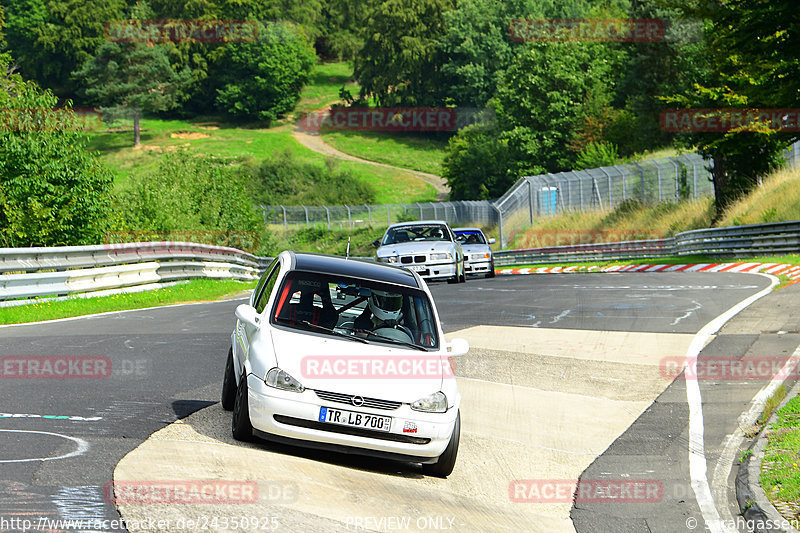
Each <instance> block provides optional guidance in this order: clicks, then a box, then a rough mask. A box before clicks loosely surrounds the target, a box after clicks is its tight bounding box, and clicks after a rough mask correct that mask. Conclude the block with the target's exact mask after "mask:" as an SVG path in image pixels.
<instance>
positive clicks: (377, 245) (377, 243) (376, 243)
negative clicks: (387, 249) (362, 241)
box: [372, 239, 381, 248]
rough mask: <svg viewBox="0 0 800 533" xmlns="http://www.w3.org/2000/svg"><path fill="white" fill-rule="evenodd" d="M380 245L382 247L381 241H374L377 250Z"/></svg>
mask: <svg viewBox="0 0 800 533" xmlns="http://www.w3.org/2000/svg"><path fill="white" fill-rule="evenodd" d="M380 245H381V241H379V240H378V239H375V240H374V241H372V246H374V247H375V248H379V247H380Z"/></svg>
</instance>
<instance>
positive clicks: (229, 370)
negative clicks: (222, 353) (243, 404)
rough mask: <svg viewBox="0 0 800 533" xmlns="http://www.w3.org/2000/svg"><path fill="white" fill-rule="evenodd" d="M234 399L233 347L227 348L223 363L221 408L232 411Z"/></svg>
mask: <svg viewBox="0 0 800 533" xmlns="http://www.w3.org/2000/svg"><path fill="white" fill-rule="evenodd" d="M235 401H236V374H235V373H234V371H233V348H232V347H231V349H229V350H228V362H227V363H225V377H223V378H222V408H223V409H225V410H226V411H233V404H234V402H235Z"/></svg>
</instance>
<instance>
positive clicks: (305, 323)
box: [270, 271, 439, 349]
mask: <svg viewBox="0 0 800 533" xmlns="http://www.w3.org/2000/svg"><path fill="white" fill-rule="evenodd" d="M270 321H271V322H272V323H273V324H278V325H280V326H284V327H289V328H292V329H299V330H303V331H314V332H317V333H321V334H323V335H324V334H330V335H336V336H349V337H353V340H357V341H361V342H364V341H365V340H366V341H367V342H370V343H386V344H392V345H398V346H408V347H411V348H416V349H437V348H438V347H439V336H438V333H437V328H436V321H435V320H434V314H433V307H432V305H431V303H430V299H429V298H428V295H427V294H426V293H425V292H424V291H421V290H419V289H414V288H411V287H400V286H396V285H388V284H384V283H380V282H377V281H371V280H363V279H355V278H349V277H344V276H338V275H332V274H321V273H315V272H303V271H294V272H290V273H289V274H288V275H287V276H286V278H285V279H284V281H283V283H282V284H281V287H280V288H279V289H278V293H277V298H276V299H275V304H274V306H273V308H272V310H271V312H270Z"/></svg>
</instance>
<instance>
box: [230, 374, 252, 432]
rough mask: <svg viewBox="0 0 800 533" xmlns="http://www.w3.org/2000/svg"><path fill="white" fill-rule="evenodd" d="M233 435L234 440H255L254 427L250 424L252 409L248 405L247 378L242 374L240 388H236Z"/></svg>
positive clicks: (232, 423)
mask: <svg viewBox="0 0 800 533" xmlns="http://www.w3.org/2000/svg"><path fill="white" fill-rule="evenodd" d="M231 433H233V438H234V439H236V440H241V441H245V442H248V441H251V440H253V426H252V425H251V424H250V408H249V406H248V405H247V376H245V375H244V373H243V374H242V376H241V378H239V386H238V387H237V388H236V401H235V402H234V404H233V418H232V420H231Z"/></svg>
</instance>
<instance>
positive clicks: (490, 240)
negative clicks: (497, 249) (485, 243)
mask: <svg viewBox="0 0 800 533" xmlns="http://www.w3.org/2000/svg"><path fill="white" fill-rule="evenodd" d="M496 242H497V240H496V239H495V238H494V237H492V238H491V239H489V244H494V243H496Z"/></svg>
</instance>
